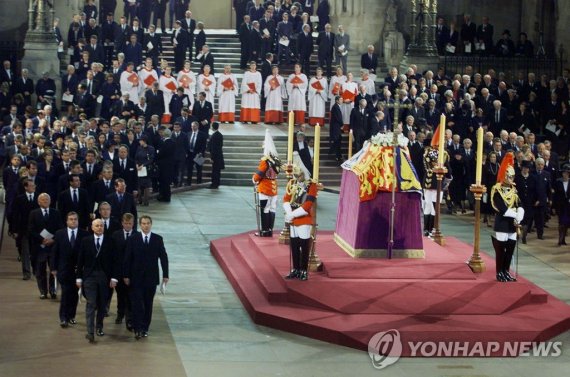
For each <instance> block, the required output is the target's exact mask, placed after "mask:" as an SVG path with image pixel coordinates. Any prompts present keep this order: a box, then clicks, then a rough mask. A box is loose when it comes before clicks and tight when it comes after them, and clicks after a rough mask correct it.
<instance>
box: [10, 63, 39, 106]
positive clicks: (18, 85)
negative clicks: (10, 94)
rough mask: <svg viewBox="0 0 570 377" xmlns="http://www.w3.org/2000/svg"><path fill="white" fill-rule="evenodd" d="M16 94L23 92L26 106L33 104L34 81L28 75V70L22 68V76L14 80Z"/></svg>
mask: <svg viewBox="0 0 570 377" xmlns="http://www.w3.org/2000/svg"><path fill="white" fill-rule="evenodd" d="M13 87H14V94H18V93H19V94H21V95H22V96H23V97H24V104H25V105H26V106H31V105H32V93H34V82H33V81H32V79H31V78H29V77H28V70H27V69H26V68H23V69H22V74H21V76H20V78H18V79H16V80H15V81H14V82H13Z"/></svg>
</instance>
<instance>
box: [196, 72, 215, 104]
mask: <svg viewBox="0 0 570 377" xmlns="http://www.w3.org/2000/svg"><path fill="white" fill-rule="evenodd" d="M211 70H212V69H211V67H210V66H209V65H207V64H206V65H205V66H204V73H200V74H199V75H198V80H197V82H196V86H197V87H198V93H200V92H204V93H206V101H208V102H210V103H211V104H212V111H213V112H214V113H215V112H216V106H214V98H215V96H216V78H215V77H214V75H213V74H212V73H211Z"/></svg>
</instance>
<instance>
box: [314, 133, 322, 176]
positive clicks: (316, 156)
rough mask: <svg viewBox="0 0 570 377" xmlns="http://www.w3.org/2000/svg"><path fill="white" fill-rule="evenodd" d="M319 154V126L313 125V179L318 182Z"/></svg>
mask: <svg viewBox="0 0 570 377" xmlns="http://www.w3.org/2000/svg"><path fill="white" fill-rule="evenodd" d="M320 156H321V126H319V124H318V123H317V125H316V126H315V149H314V157H313V180H314V181H315V182H319V161H320Z"/></svg>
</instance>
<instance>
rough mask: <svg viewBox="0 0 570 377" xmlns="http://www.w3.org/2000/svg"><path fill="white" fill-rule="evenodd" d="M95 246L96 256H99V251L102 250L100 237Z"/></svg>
mask: <svg viewBox="0 0 570 377" xmlns="http://www.w3.org/2000/svg"><path fill="white" fill-rule="evenodd" d="M95 247H96V248H97V255H96V256H95V258H97V257H98V256H99V251H100V250H101V239H100V238H99V237H97V238H96V242H95Z"/></svg>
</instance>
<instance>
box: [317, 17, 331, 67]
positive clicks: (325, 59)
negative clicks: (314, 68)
mask: <svg viewBox="0 0 570 377" xmlns="http://www.w3.org/2000/svg"><path fill="white" fill-rule="evenodd" d="M331 29H332V26H331V25H330V24H326V25H325V31H321V32H320V33H319V36H318V37H317V46H318V52H319V53H318V58H319V66H320V67H322V68H325V67H326V70H327V77H329V78H330V77H331V76H332V68H331V67H332V59H333V51H334V38H335V35H334V33H332V32H331Z"/></svg>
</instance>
